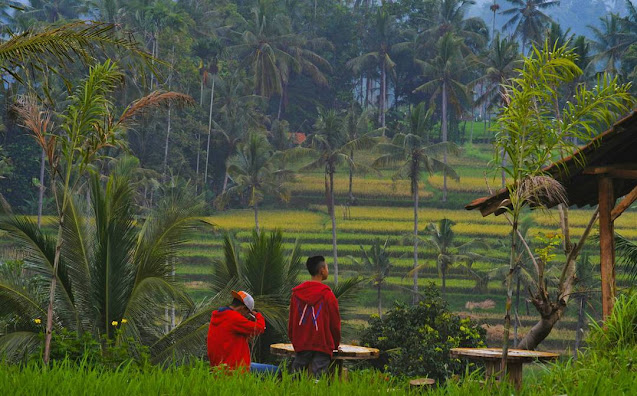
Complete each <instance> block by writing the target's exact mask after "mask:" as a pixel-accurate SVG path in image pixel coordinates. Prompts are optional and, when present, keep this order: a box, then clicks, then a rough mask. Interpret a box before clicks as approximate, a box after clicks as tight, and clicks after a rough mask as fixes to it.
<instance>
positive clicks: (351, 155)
mask: <svg viewBox="0 0 637 396" xmlns="http://www.w3.org/2000/svg"><path fill="white" fill-rule="evenodd" d="M349 159H350V161H351V162H352V163H353V162H354V150H350V152H349ZM353 184H354V167H353V166H352V164H351V163H350V165H349V193H348V196H349V202H350V203H353V202H354V193H353Z"/></svg>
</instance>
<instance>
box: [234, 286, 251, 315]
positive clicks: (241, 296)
mask: <svg viewBox="0 0 637 396" xmlns="http://www.w3.org/2000/svg"><path fill="white" fill-rule="evenodd" d="M232 297H234V298H236V299H237V300H239V301H241V302H242V303H243V305H245V306H246V307H247V308H248V310H249V311H250V312H252V311H253V310H254V298H252V296H251V295H249V294H248V293H246V292H244V291H238V292H237V291H234V290H233V291H232Z"/></svg>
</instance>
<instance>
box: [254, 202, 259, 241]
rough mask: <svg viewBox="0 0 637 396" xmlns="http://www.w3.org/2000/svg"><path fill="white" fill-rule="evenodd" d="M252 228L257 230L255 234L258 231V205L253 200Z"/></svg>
mask: <svg viewBox="0 0 637 396" xmlns="http://www.w3.org/2000/svg"><path fill="white" fill-rule="evenodd" d="M254 228H255V229H256V230H257V234H258V233H259V232H260V230H259V205H258V204H257V203H256V202H254Z"/></svg>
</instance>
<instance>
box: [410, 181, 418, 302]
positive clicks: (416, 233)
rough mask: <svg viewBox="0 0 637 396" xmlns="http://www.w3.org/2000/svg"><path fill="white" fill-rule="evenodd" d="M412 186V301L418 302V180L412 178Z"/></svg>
mask: <svg viewBox="0 0 637 396" xmlns="http://www.w3.org/2000/svg"><path fill="white" fill-rule="evenodd" d="M411 186H412V189H413V194H414V295H413V296H412V301H413V303H414V304H416V303H417V302H418V182H417V181H415V180H412V182H411Z"/></svg>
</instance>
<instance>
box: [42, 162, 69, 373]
mask: <svg viewBox="0 0 637 396" xmlns="http://www.w3.org/2000/svg"><path fill="white" fill-rule="evenodd" d="M71 168H72V167H71V164H67V169H66V176H65V179H64V190H63V191H62V202H61V203H59V201H58V205H57V207H58V217H59V223H58V233H57V239H56V241H55V254H54V256H53V271H52V273H51V286H50V287H49V306H48V307H47V311H46V332H45V336H44V357H43V360H44V364H48V363H49V356H50V355H51V338H52V335H53V302H54V301H55V288H56V286H57V273H58V268H59V266H60V254H61V253H62V243H63V241H64V239H63V235H64V213H65V212H66V205H67V200H68V189H69V184H70V181H71ZM51 191H52V192H53V196H54V197H55V199H56V200H57V199H58V198H57V197H58V195H57V187H56V184H55V180H54V178H53V177H51Z"/></svg>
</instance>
